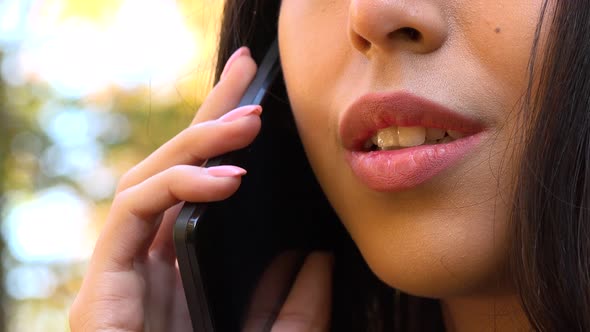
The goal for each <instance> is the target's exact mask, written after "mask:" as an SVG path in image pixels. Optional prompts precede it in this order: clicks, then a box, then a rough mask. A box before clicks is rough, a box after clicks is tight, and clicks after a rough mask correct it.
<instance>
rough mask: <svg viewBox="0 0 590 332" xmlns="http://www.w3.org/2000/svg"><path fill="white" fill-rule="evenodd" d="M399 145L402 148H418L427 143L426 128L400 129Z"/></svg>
mask: <svg viewBox="0 0 590 332" xmlns="http://www.w3.org/2000/svg"><path fill="white" fill-rule="evenodd" d="M397 132H398V135H399V145H400V146H402V147H410V146H418V145H421V144H424V142H425V141H426V128H424V127H399V128H398V129H397Z"/></svg>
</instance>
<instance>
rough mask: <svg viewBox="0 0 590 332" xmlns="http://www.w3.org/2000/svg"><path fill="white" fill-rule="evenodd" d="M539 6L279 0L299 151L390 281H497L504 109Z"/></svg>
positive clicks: (483, 285)
mask: <svg viewBox="0 0 590 332" xmlns="http://www.w3.org/2000/svg"><path fill="white" fill-rule="evenodd" d="M541 6H542V0H522V1H515V0H494V1H471V0H445V1H434V0H420V1H403V0H282V5H281V13H280V19H279V44H280V53H281V59H282V65H283V71H284V76H285V82H286V84H287V89H288V93H289V98H290V100H291V105H292V108H293V112H294V114H295V117H296V121H297V125H298V128H299V131H300V135H301V138H302V140H303V143H304V145H305V148H306V152H307V154H308V157H309V159H310V162H311V164H312V166H313V169H314V171H315V173H316V175H317V177H318V179H319V181H320V183H321V185H322V187H323V188H324V190H325V192H326V194H327V196H328V198H329V200H330V201H331V203H332V205H333V206H334V208H335V209H336V211H337V213H338V215H339V216H340V218H341V220H342V222H343V223H344V225H345V226H346V228H347V229H348V231H349V232H350V234H351V235H352V237H353V239H354V240H355V242H356V243H357V245H358V247H359V248H360V250H361V252H362V254H363V256H364V257H365V259H366V260H367V262H368V264H369V265H370V266H371V268H372V270H373V271H374V272H375V273H376V274H377V275H378V276H379V277H380V278H381V279H382V280H384V281H385V282H386V283H388V284H389V285H391V286H393V287H396V288H399V289H401V290H404V291H406V292H408V293H411V294H415V295H421V296H429V297H440V298H443V297H451V296H461V295H467V294H470V295H472V294H476V293H481V294H485V293H490V292H493V293H497V292H498V291H505V290H508V291H509V289H508V288H505V287H509V285H504V284H502V283H501V280H500V279H501V278H502V276H503V275H504V274H503V272H502V267H503V266H504V263H506V247H507V245H508V231H507V229H508V225H507V217H508V209H509V204H510V200H511V182H512V181H511V180H512V176H513V173H514V168H515V163H514V160H515V159H517V158H515V156H517V155H518V153H517V152H516V151H518V150H517V149H516V148H515V144H514V142H515V140H514V138H515V136H517V135H519V134H520V133H521V132H522V129H521V128H519V127H518V124H517V122H516V118H517V116H518V112H519V107H520V101H521V98H522V95H523V93H524V91H525V89H526V86H527V83H528V78H527V75H526V69H527V63H528V60H529V56H530V52H531V46H532V43H533V37H534V32H535V28H536V25H537V22H538V17H539V13H540V10H541ZM435 104H436V105H435ZM437 105H438V106H437ZM440 106H442V108H441V107H440ZM384 128H387V129H386V130H383V131H381V132H380V133H378V130H382V129H384ZM436 129H438V130H436ZM449 134H450V136H449V138H441V137H442V136H443V135H444V136H447V135H449ZM462 136H465V137H462ZM461 137H462V138H461ZM372 138H373V140H371V139H372ZM373 142H375V143H376V145H375V143H373ZM422 142H424V143H425V144H421V143H422ZM420 144H421V145H420ZM392 148H393V149H392ZM381 149H383V150H381ZM498 288H500V289H498Z"/></svg>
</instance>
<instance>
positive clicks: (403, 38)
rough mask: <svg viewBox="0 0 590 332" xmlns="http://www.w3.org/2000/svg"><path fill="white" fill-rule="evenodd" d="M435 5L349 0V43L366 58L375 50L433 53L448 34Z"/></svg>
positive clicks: (414, 0) (413, 0)
mask: <svg viewBox="0 0 590 332" xmlns="http://www.w3.org/2000/svg"><path fill="white" fill-rule="evenodd" d="M439 5H440V2H439V1H432V0H350V8H349V22H348V23H349V26H348V29H349V36H350V40H351V43H352V45H353V46H354V47H355V48H356V49H357V50H359V51H360V52H362V53H363V54H365V55H366V56H367V57H369V56H370V54H371V53H372V52H375V51H377V50H383V51H390V50H391V49H405V50H408V51H411V52H415V53H420V54H424V53H430V52H433V51H435V50H437V49H439V48H440V47H441V46H442V45H443V44H444V42H445V40H446V39H447V37H448V33H449V27H448V23H447V21H446V19H445V15H444V12H443V10H442V9H441V8H440V7H439Z"/></svg>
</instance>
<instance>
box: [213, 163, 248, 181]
mask: <svg viewBox="0 0 590 332" xmlns="http://www.w3.org/2000/svg"><path fill="white" fill-rule="evenodd" d="M207 173H208V174H209V175H211V176H214V177H216V178H228V177H237V176H242V175H244V174H246V170H245V169H243V168H241V167H238V166H215V167H208V168H207Z"/></svg>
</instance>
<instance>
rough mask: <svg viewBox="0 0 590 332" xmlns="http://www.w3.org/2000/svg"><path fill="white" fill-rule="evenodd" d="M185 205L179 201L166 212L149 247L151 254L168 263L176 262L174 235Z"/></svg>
mask: <svg viewBox="0 0 590 332" xmlns="http://www.w3.org/2000/svg"><path fill="white" fill-rule="evenodd" d="M183 205H184V203H182V202H181V203H178V204H176V205H174V206H173V207H171V208H170V209H168V210H166V212H164V217H163V219H162V223H161V225H160V227H159V228H158V231H157V233H156V236H155V237H154V240H153V241H152V243H151V246H150V248H149V254H150V256H153V257H157V258H158V259H160V260H162V261H165V262H167V263H168V264H174V262H175V260H176V251H175V248H174V236H173V232H174V223H175V222H176V218H177V217H178V214H179V213H180V210H181V209H182V206H183Z"/></svg>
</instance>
